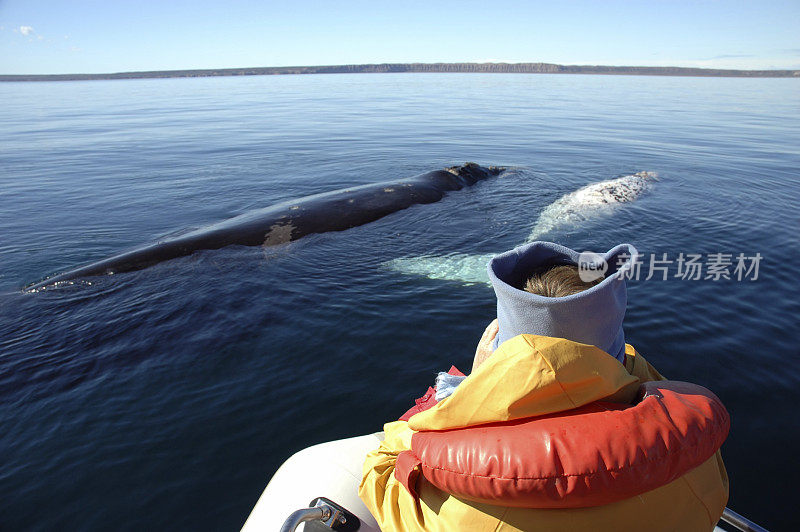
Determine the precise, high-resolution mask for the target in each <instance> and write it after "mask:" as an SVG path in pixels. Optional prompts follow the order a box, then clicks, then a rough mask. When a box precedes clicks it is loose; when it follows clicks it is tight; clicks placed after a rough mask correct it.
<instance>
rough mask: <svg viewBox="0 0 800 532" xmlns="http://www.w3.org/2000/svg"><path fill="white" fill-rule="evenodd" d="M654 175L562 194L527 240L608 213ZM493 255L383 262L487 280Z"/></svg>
mask: <svg viewBox="0 0 800 532" xmlns="http://www.w3.org/2000/svg"><path fill="white" fill-rule="evenodd" d="M655 178H656V174H655V173H653V172H637V173H635V174H631V175H626V176H622V177H618V178H616V179H608V180H606V181H599V182H597V183H591V184H589V185H586V186H584V187H582V188H579V189H578V190H575V191H573V192H570V193H568V194H565V195H564V196H561V197H560V198H558V199H557V200H556V201H554V202H553V203H551V204H550V205H548V206H547V207H545V208H544V209H543V210H542V212H541V214H540V215H539V217H538V218H537V219H536V222H535V223H534V224H533V228H532V229H531V233H530V234H529V235H528V239H527V242H533V241H535V240H539V239H540V238H542V237H543V236H545V235H547V234H550V233H553V232H556V231H559V230H563V229H566V228H569V227H575V226H578V225H580V224H581V223H582V222H585V221H588V220H592V219H596V218H599V217H602V216H606V215H608V214H611V213H613V212H614V210H615V209H617V208H619V207H620V206H621V205H622V204H625V203H630V202H632V201H635V200H636V199H637V198H639V197H640V196H641V195H642V194H644V193H645V192H647V191H648V190H649V189H650V186H651V184H652V182H653V181H654V180H655ZM498 252H499V251H498ZM494 255H496V253H486V254H481V255H468V254H463V253H454V254H450V255H445V256H441V257H432V256H422V257H401V258H398V259H394V260H391V261H388V262H386V263H384V264H385V265H386V266H388V267H389V268H390V269H392V270H395V271H397V272H400V273H403V274H407V275H421V276H425V277H428V278H430V279H441V280H449V281H461V282H464V283H470V284H471V283H488V282H489V277H488V276H487V274H486V264H487V263H488V262H489V260H491V258H492V257H493V256H494Z"/></svg>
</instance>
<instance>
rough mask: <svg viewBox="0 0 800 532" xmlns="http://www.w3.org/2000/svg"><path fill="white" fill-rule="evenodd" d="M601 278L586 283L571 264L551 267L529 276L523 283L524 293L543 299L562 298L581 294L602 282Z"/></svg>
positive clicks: (576, 268)
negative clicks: (542, 297) (543, 297)
mask: <svg viewBox="0 0 800 532" xmlns="http://www.w3.org/2000/svg"><path fill="white" fill-rule="evenodd" d="M602 280H603V278H602V277H600V278H599V279H595V280H593V281H589V282H586V281H584V280H583V279H581V278H580V275H578V267H577V266H573V265H571V264H568V265H560V266H553V267H551V268H549V269H547V270H544V271H540V272H537V273H534V274H533V275H531V277H530V278H529V279H528V280H527V282H526V283H525V287H524V288H525V291H526V292H530V293H532V294H538V295H540V296H545V297H564V296H570V295H572V294H577V293H578V292H583V291H584V290H587V289H589V288H591V287H593V286H594V285H596V284H598V283H599V282H600V281H602Z"/></svg>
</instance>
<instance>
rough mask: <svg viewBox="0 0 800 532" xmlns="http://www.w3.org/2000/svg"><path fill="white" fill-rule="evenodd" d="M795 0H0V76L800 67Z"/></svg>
mask: <svg viewBox="0 0 800 532" xmlns="http://www.w3.org/2000/svg"><path fill="white" fill-rule="evenodd" d="M799 28H800V0H790V1H783V2H779V1H764V2H756V1H751V2H738V1H730V2H727V1H721V0H720V1H705V0H697V1H692V2H683V1H668V0H664V1H633V0H632V1H615V0H611V1H564V2H558V1H555V0H550V1H546V2H538V1H527V2H526V1H502V0H501V1H496V2H489V1H486V0H484V1H469V0H467V1H458V2H456V1H441V2H436V1H435V0H427V1H424V2H416V1H409V2H404V1H401V0H395V1H391V2H383V1H380V0H373V1H370V2H366V1H352V2H348V1H347V0H340V1H338V2H312V1H306V0H292V1H282V2H271V1H247V0H229V1H217V2H212V1H208V0H193V1H186V0H175V1H172V0H138V1H129V0H103V1H99V0H74V1H67V0H63V1H55V0H0V73H2V74H50V73H77V72H86V73H97V72H121V71H134V70H172V69H192V68H228V67H253V66H287V65H329V64H346V63H384V62H391V63H395V62H437V61H444V62H464V61H477V62H486V61H496V62H497V61H503V62H528V61H530V62H547V63H562V64H604V65H656V66H666V65H675V66H697V67H709V68H751V69H761V68H790V69H800V37H798V36H799V35H800V29H799Z"/></svg>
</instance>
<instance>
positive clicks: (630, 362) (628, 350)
mask: <svg viewBox="0 0 800 532" xmlns="http://www.w3.org/2000/svg"><path fill="white" fill-rule="evenodd" d="M625 369H626V370H628V373H630V374H631V375H633V376H634V377H636V378H638V379H639V380H640V381H641V382H650V381H665V380H667V379H666V378H665V377H664V376H663V375H662V374H661V373H659V372H658V370H657V369H656V368H654V367H653V366H652V364H650V363H649V362H648V361H647V360H645V358H644V357H643V356H642V355H641V353H639V352H638V351H636V349H634V347H633V346H632V345H630V344H625Z"/></svg>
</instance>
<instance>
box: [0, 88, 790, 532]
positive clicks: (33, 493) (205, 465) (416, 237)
mask: <svg viewBox="0 0 800 532" xmlns="http://www.w3.org/2000/svg"><path fill="white" fill-rule="evenodd" d="M0 100H2V101H3V106H2V108H0V293H2V294H0V457H2V459H1V460H0V463H1V464H2V467H0V528H2V529H4V530H23V529H85V530H100V529H107V528H110V527H115V528H122V529H195V530H228V529H237V528H238V527H239V526H241V524H242V523H243V522H244V520H245V518H246V517H247V515H248V513H249V511H250V509H251V508H252V506H253V504H254V503H255V502H256V500H257V499H258V497H259V495H260V492H261V490H262V489H263V488H264V486H265V485H266V483H267V481H268V480H269V478H270V476H271V475H272V473H273V472H274V471H275V469H276V468H277V467H278V465H280V463H281V462H282V461H283V460H284V459H285V458H286V457H288V456H289V455H290V454H291V453H293V452H294V451H296V450H299V449H300V448H303V447H306V446H308V445H310V444H314V443H318V442H321V441H325V440H330V439H333V438H342V437H348V436H352V435H359V434H364V433H368V432H373V431H376V430H379V429H380V428H381V425H382V423H384V422H385V421H388V420H391V419H395V418H396V417H397V416H399V415H400V414H401V413H402V412H403V411H404V410H405V409H406V408H407V407H408V406H409V405H410V403H411V402H412V399H413V398H414V397H416V396H418V395H419V394H420V393H421V392H422V391H424V389H425V388H426V387H427V386H428V385H429V384H430V383H431V382H432V377H433V375H434V374H435V372H436V371H438V370H441V369H446V368H448V367H449V366H450V364H451V363H454V364H456V365H458V366H460V367H461V368H462V369H468V368H469V366H470V363H471V358H472V354H473V352H474V347H475V344H476V342H477V340H478V338H479V337H480V334H481V332H482V331H483V327H484V326H485V325H486V323H487V322H488V321H489V320H490V319H492V318H493V310H494V309H493V306H494V298H493V293H492V292H491V289H490V288H488V287H486V286H483V285H469V286H465V285H462V284H460V283H457V282H448V281H437V280H431V279H427V278H421V277H407V276H402V275H400V274H398V273H396V272H393V271H391V270H389V269H388V268H386V267H385V266H383V263H384V262H386V261H388V260H391V259H394V258H398V257H414V256H418V255H423V254H431V255H440V254H446V253H451V252H463V253H485V252H493V251H502V250H504V249H509V248H511V247H513V246H515V245H517V244H519V243H521V242H523V241H524V240H525V238H526V237H527V235H528V233H529V231H530V227H531V225H532V224H533V222H534V221H535V219H536V217H537V216H538V214H539V213H540V212H541V210H542V209H543V208H544V207H545V206H546V205H548V204H549V203H551V202H552V201H554V200H556V199H557V198H559V197H560V196H562V195H563V194H565V193H567V192H570V191H572V190H575V189H577V188H579V187H580V186H583V185H585V184H588V183H591V182H594V181H600V180H604V179H609V178H613V177H617V176H620V175H624V174H626V173H631V172H636V171H641V170H647V171H654V172H658V173H659V175H660V177H661V178H660V181H659V182H658V183H657V184H656V186H655V188H654V189H653V191H652V192H651V193H650V194H648V195H647V196H645V197H643V198H642V199H640V200H639V201H637V202H635V203H633V204H630V205H628V206H626V207H625V208H624V209H621V210H618V211H616V212H615V213H614V214H613V215H611V216H608V217H605V218H601V219H597V220H592V221H587V222H586V223H585V224H582V225H581V226H576V227H572V228H568V229H566V230H563V231H561V232H558V233H554V234H551V235H549V238H550V239H552V240H555V241H557V242H560V243H563V244H565V245H568V246H570V247H573V248H576V249H592V250H595V251H605V250H607V249H609V248H610V247H612V246H613V245H615V244H617V243H620V242H630V243H633V244H634V245H635V246H637V247H638V248H639V249H640V251H642V252H644V253H659V254H661V253H667V254H669V255H670V256H671V257H673V258H674V257H676V256H677V255H678V253H680V252H683V253H717V252H723V253H733V254H737V253H740V252H741V253H745V254H747V255H753V254H755V253H756V252H760V253H761V254H762V256H763V257H764V258H763V261H762V263H761V268H760V274H759V279H758V280H757V281H755V282H751V281H748V282H737V281H728V282H726V281H720V282H712V281H697V282H691V281H682V280H675V279H673V280H669V281H660V280H650V281H639V282H631V283H630V285H629V287H630V288H629V300H630V304H629V311H628V315H627V318H626V321H625V326H626V332H627V339H628V341H629V342H631V343H632V344H634V345H635V346H636V347H637V348H638V349H639V350H640V351H641V352H642V353H643V354H644V355H645V356H646V357H647V358H648V359H649V360H650V362H652V363H653V364H654V365H656V366H657V367H658V368H659V370H660V371H661V372H662V373H664V374H666V375H667V376H669V377H670V378H673V379H679V380H690V381H694V382H697V383H700V384H703V385H705V386H707V387H709V388H711V389H712V390H714V391H715V392H716V393H717V394H718V395H719V396H720V397H721V398H722V399H723V401H724V402H725V403H726V405H727V407H728V408H729V410H730V412H731V415H732V420H733V428H732V431H731V435H730V437H729V439H728V441H727V443H726V444H725V447H724V448H723V452H724V457H725V462H726V465H727V467H728V472H729V474H730V476H731V500H730V503H729V506H731V507H733V508H734V509H736V510H737V511H739V512H740V513H742V514H745V515H747V516H749V517H751V518H753V519H755V520H756V521H758V522H760V523H761V524H762V525H764V526H767V527H771V528H773V529H776V530H778V529H787V530H788V529H790V528H791V527H790V523H793V522H795V521H796V514H795V513H794V508H795V506H796V500H795V499H796V496H795V493H794V490H791V489H787V486H791V485H793V482H794V478H795V477H797V476H798V475H800V465H798V462H797V461H796V460H795V456H794V455H795V454H796V449H797V448H798V447H800V424H798V421H800V419H798V416H797V413H796V405H797V403H798V402H800V391H799V390H800V358H798V355H800V348H799V347H798V343H797V340H798V337H800V326H799V325H798V316H800V290H798V287H799V286H800V283H798V272H797V264H798V261H800V244H799V243H798V230H800V214H798V213H800V81H798V80H793V79H762V80H759V79H718V78H706V79H703V78H659V77H623V76H547V75H469V74H465V75H462V74H419V75H418V74H398V75H393V74H380V75H325V76H281V77H248V78H217V79H213V78H204V79H171V80H133V81H96V82H62V83H39V84H29V83H20V84H1V85H0ZM464 161H476V162H479V163H481V164H496V165H509V166H513V167H515V171H514V172H511V173H509V174H508V175H506V176H504V177H501V178H498V179H494V180H491V181H487V182H483V183H480V184H478V185H476V186H475V187H473V188H470V189H465V190H463V191H460V192H455V193H452V194H450V195H449V196H448V197H446V198H445V199H444V200H443V201H441V202H440V203H437V204H432V205H425V206H415V207H412V208H410V209H407V210H405V211H401V212H398V213H395V214H393V215H391V216H388V217H386V218H384V219H381V220H379V221H377V222H374V223H372V224H368V225H366V226H362V227H359V228H356V229H352V230H349V231H345V232H341V233H330V234H324V235H315V236H311V237H308V238H305V239H302V240H300V241H297V242H295V243H292V244H290V245H287V246H285V247H283V248H272V249H270V250H269V251H266V252H265V251H264V250H262V249H258V248H246V247H230V248H226V249H223V250H218V251H209V252H201V253H198V254H196V255H193V256H191V257H186V258H183V259H178V260H174V261H171V262H167V263H163V264H161V265H158V266H155V267H152V268H149V269H147V270H144V271H140V272H135V273H131V274H121V275H118V276H113V277H107V278H99V279H96V280H95V282H94V283H93V284H92V285H91V286H76V287H71V288H69V287H67V288H64V289H60V290H54V291H48V292H43V293H37V294H22V293H20V292H19V288H20V287H22V286H23V285H26V284H28V283H31V282H33V281H37V280H39V279H41V278H43V277H45V276H47V275H50V274H53V273H57V272H60V271H64V270H66V269H69V268H71V267H74V266H77V265H81V264H83V263H87V262H90V261H93V260H96V259H101V258H104V257H107V256H109V255H112V254H114V253H117V252H119V251H123V250H126V249H127V248H130V247H133V246H136V245H139V244H144V243H149V242H153V241H155V240H157V239H158V238H160V237H163V236H166V235H172V234H175V233H178V232H183V231H186V230H189V229H193V228H197V227H201V226H203V225H206V224H209V223H213V222H216V221H219V220H223V219H225V218H228V217H231V216H234V215H237V214H240V213H243V212H246V211H248V210H250V209H254V208H258V207H263V206H266V205H270V204H272V203H275V202H278V201H281V200H285V199H289V198H296V197H301V196H304V195H308V194H312V193H317V192H324V191H328V190H334V189H337V188H341V187H345V186H349V185H355V184H364V183H372V182H376V181H382V180H387V179H393V178H398V177H407V176H412V175H415V174H419V173H422V172H426V171H429V170H432V169H436V168H441V167H444V166H447V165H452V164H459V163H463V162H464Z"/></svg>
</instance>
